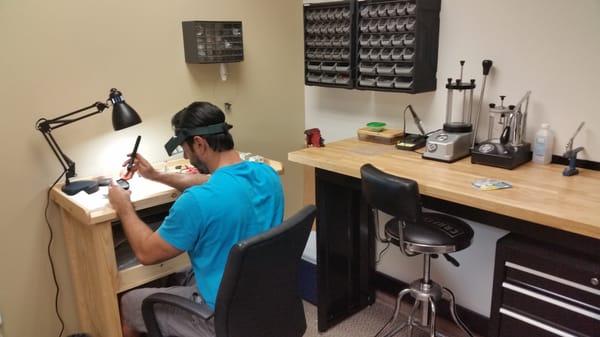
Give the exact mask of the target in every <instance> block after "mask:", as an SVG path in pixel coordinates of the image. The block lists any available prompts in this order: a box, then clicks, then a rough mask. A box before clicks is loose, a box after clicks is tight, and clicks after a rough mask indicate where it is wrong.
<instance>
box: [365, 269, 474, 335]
mask: <svg viewBox="0 0 600 337" xmlns="http://www.w3.org/2000/svg"><path fill="white" fill-rule="evenodd" d="M407 294H410V296H411V297H413V298H414V299H415V302H414V304H413V307H412V309H411V311H410V313H409V315H408V317H407V319H406V321H404V322H402V324H400V325H398V326H396V327H394V325H397V324H395V323H396V322H397V321H398V316H399V315H400V305H401V303H402V299H403V298H404V296H406V295H407ZM442 298H443V299H446V300H448V301H449V302H450V314H451V315H452V319H453V320H454V322H455V323H456V325H458V327H459V328H460V329H461V330H462V331H464V332H465V334H466V335H467V336H470V337H473V334H472V333H471V331H470V330H469V329H468V328H467V327H466V326H465V324H464V323H463V322H462V320H461V319H460V318H459V317H458V315H457V314H456V303H455V299H454V294H453V293H452V291H450V289H448V288H444V287H442V286H440V285H439V284H437V283H435V282H433V281H429V282H424V280H423V279H419V280H416V281H414V282H412V283H411V284H410V286H409V287H408V288H406V289H404V290H402V291H401V292H400V293H399V294H398V299H397V300H396V307H395V309H394V315H393V317H392V319H391V320H390V321H389V322H388V323H387V324H386V326H385V327H384V328H383V329H382V330H381V332H380V333H379V334H377V337H379V336H381V337H392V336H395V335H397V334H398V333H400V332H402V331H403V330H404V329H408V336H410V337H412V336H413V329H414V328H417V329H420V330H423V331H426V332H428V334H429V336H430V337H435V323H436V312H437V308H436V303H438V302H439V301H440V300H441V299H442ZM419 307H421V312H420V315H419V317H416V315H415V314H416V313H417V309H418V308H419ZM398 323H400V322H398ZM386 330H389V331H386Z"/></svg>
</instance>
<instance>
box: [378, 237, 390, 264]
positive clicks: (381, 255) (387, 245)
mask: <svg viewBox="0 0 600 337" xmlns="http://www.w3.org/2000/svg"><path fill="white" fill-rule="evenodd" d="M388 248H390V242H389V241H388V242H386V244H385V247H384V248H383V249H382V250H381V251H380V252H379V254H377V260H375V264H376V265H377V264H379V262H381V258H382V257H383V254H384V253H385V251H386V250H387V249H388Z"/></svg>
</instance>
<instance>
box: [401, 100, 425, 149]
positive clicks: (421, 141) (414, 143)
mask: <svg viewBox="0 0 600 337" xmlns="http://www.w3.org/2000/svg"><path fill="white" fill-rule="evenodd" d="M407 110H409V111H410V113H411V115H412V117H413V121H414V122H415V125H416V126H417V128H418V129H419V132H421V134H420V135H418V134H414V133H406V111H407ZM426 142H427V135H426V134H425V130H424V129H423V122H422V121H421V119H420V118H419V116H418V115H417V113H416V112H415V110H414V109H413V107H412V106H411V105H410V104H409V105H407V106H406V108H404V122H403V127H402V137H400V139H399V140H398V142H397V143H396V148H397V149H399V150H408V151H413V150H417V149H420V148H422V147H423V146H425V143H426Z"/></svg>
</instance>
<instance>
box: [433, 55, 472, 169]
mask: <svg viewBox="0 0 600 337" xmlns="http://www.w3.org/2000/svg"><path fill="white" fill-rule="evenodd" d="M464 65H465V61H460V78H457V79H455V80H453V79H452V78H448V83H447V84H446V89H447V90H448V93H447V94H448V96H447V102H446V122H445V123H444V126H443V129H442V130H440V131H437V132H434V133H433V134H431V135H430V136H429V137H428V138H427V151H426V152H425V153H423V158H426V159H433V160H438V161H444V162H448V163H451V162H454V161H456V160H459V159H461V158H464V157H466V156H468V155H469V152H470V148H471V145H472V140H473V124H472V122H471V117H472V113H473V90H474V89H475V80H474V79H471V80H470V81H469V82H463V78H462V77H463V67H464ZM456 91H458V95H460V94H461V93H462V104H460V102H459V104H458V105H457V107H459V109H458V113H457V112H456V109H454V102H453V99H454V93H455V92H456ZM467 96H468V98H467Z"/></svg>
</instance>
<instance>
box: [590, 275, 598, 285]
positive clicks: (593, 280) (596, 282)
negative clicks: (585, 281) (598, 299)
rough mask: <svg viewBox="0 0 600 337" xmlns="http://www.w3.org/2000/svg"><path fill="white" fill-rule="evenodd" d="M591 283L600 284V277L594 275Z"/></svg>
mask: <svg viewBox="0 0 600 337" xmlns="http://www.w3.org/2000/svg"><path fill="white" fill-rule="evenodd" d="M590 283H591V284H592V285H593V286H598V284H600V281H598V278H597V277H592V279H591V280H590Z"/></svg>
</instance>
